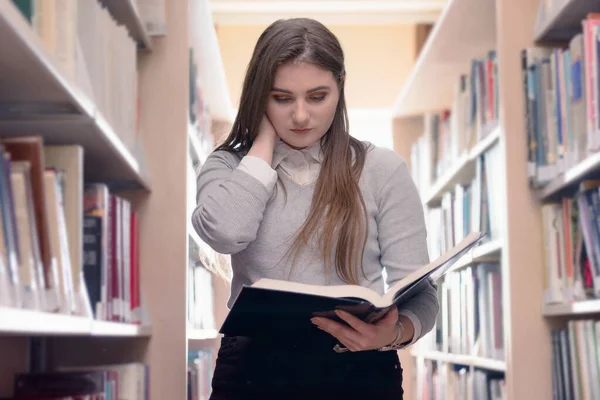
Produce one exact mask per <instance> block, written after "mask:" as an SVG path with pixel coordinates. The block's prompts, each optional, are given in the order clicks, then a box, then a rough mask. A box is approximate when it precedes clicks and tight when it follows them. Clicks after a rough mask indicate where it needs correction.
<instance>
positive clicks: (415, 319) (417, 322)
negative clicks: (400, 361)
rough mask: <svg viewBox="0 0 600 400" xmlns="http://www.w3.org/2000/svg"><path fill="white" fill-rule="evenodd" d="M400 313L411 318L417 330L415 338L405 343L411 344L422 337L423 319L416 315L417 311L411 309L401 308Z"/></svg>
mask: <svg viewBox="0 0 600 400" xmlns="http://www.w3.org/2000/svg"><path fill="white" fill-rule="evenodd" d="M398 314H400V315H404V316H405V317H406V318H408V319H410V322H412V324H413V327H414V330H415V332H414V335H413V338H412V340H411V341H410V342H409V343H407V344H406V345H405V347H408V346H411V345H413V344H414V343H415V342H416V341H417V340H419V338H420V337H421V332H422V331H423V326H422V325H421V320H420V319H419V317H417V316H416V315H415V313H413V312H412V311H410V310H399V311H398Z"/></svg>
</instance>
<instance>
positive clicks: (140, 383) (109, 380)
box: [6, 363, 150, 400]
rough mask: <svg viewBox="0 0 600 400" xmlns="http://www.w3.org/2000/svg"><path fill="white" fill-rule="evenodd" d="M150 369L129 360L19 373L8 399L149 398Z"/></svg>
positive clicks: (115, 399)
mask: <svg viewBox="0 0 600 400" xmlns="http://www.w3.org/2000/svg"><path fill="white" fill-rule="evenodd" d="M149 372H150V371H149V367H148V365H145V364H140V363H127V364H111V365H95V366H84V367H61V368H58V369H57V370H56V371H53V372H33V373H20V374H17V375H16V376H15V377H14V384H13V387H14V391H13V397H11V398H9V399H6V400H121V399H131V400H150V386H149Z"/></svg>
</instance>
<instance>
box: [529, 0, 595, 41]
mask: <svg viewBox="0 0 600 400" xmlns="http://www.w3.org/2000/svg"><path fill="white" fill-rule="evenodd" d="M543 6H544V3H543V2H542V3H540V10H542V9H543V8H542V7H543ZM599 11H600V3H598V2H597V1H592V0H563V1H562V4H558V2H557V5H556V7H555V8H554V9H551V10H545V12H544V13H543V15H539V16H538V19H540V22H539V24H537V26H536V28H535V32H534V38H535V41H536V42H538V43H540V42H567V41H569V40H571V38H572V37H573V36H575V35H576V34H577V33H578V32H581V30H582V27H581V21H582V20H583V19H585V18H586V16H587V14H588V13H591V12H599Z"/></svg>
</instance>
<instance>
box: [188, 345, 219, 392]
mask: <svg viewBox="0 0 600 400" xmlns="http://www.w3.org/2000/svg"><path fill="white" fill-rule="evenodd" d="M213 369H214V367H213V350H212V349H210V348H208V349H202V350H197V351H189V352H188V363H187V376H188V380H187V382H188V389H187V391H188V399H190V400H208V399H209V397H210V394H211V382H212V376H213Z"/></svg>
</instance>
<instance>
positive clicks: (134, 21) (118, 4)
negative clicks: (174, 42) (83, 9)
mask: <svg viewBox="0 0 600 400" xmlns="http://www.w3.org/2000/svg"><path fill="white" fill-rule="evenodd" d="M103 1H104V4H106V7H108V9H109V10H110V13H111V14H112V15H113V16H114V18H115V19H116V20H117V21H118V22H119V23H121V24H123V25H125V26H126V27H127V30H128V31H129V33H130V35H131V36H132V37H133V38H134V39H135V40H136V41H137V42H138V45H139V47H140V48H141V49H143V50H146V51H152V40H151V39H150V35H149V34H148V31H147V30H146V28H145V26H144V22H143V21H142V18H141V17H140V13H139V12H138V8H137V4H136V1H137V0H103Z"/></svg>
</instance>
